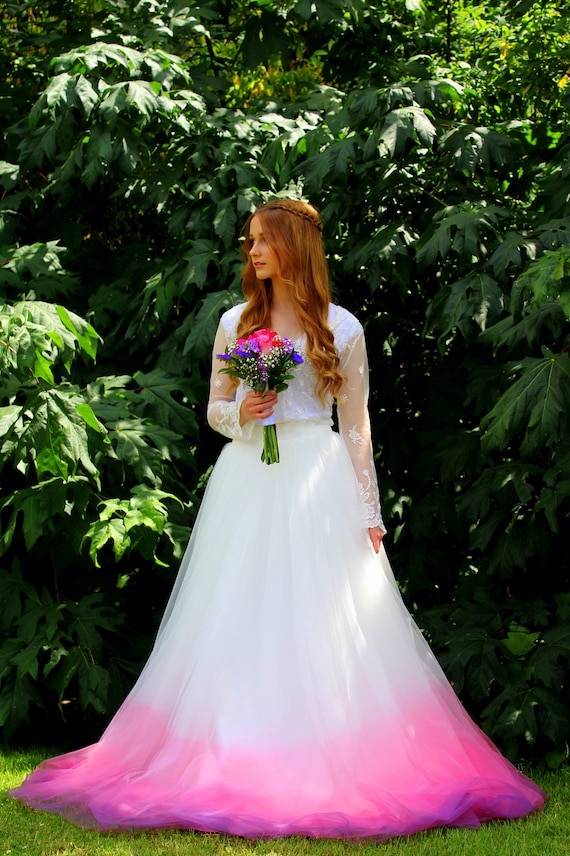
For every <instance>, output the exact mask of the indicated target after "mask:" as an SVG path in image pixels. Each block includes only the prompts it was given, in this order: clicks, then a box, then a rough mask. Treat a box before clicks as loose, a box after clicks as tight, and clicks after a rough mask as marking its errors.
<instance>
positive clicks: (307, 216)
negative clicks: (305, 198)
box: [257, 199, 323, 232]
mask: <svg viewBox="0 0 570 856" xmlns="http://www.w3.org/2000/svg"><path fill="white" fill-rule="evenodd" d="M275 209H277V210H279V211H286V212H287V214H293V215H294V216H295V217H300V218H301V219H302V220H306V221H307V222H308V223H310V224H311V226H314V227H315V229H317V230H318V231H319V232H322V231H323V222H322V220H321V218H320V216H319V213H318V211H317V210H316V208H313V206H312V205H309V203H308V202H302V201H300V200H297V199H274V200H272V201H271V202H266V203H265V204H264V205H261V206H260V207H259V208H258V209H257V210H258V211H275Z"/></svg>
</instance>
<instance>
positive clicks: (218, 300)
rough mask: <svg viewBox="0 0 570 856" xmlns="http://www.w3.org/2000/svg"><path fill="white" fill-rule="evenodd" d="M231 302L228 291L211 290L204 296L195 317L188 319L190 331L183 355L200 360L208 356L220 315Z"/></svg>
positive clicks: (231, 304)
mask: <svg viewBox="0 0 570 856" xmlns="http://www.w3.org/2000/svg"><path fill="white" fill-rule="evenodd" d="M233 304H234V299H233V295H232V294H231V292H229V291H212V292H210V293H209V294H207V295H206V296H205V297H204V299H203V300H202V303H201V305H200V308H199V310H198V312H197V314H196V317H195V318H192V319H190V320H189V324H191V326H190V332H189V333H188V335H187V336H186V339H185V341H184V345H183V349H182V353H183V354H184V355H185V356H186V355H188V354H190V355H191V356H193V357H195V358H197V359H202V360H206V359H208V358H209V356H210V353H211V350H212V342H213V341H214V336H215V335H216V330H217V328H218V323H219V321H220V315H221V314H222V312H224V311H225V310H226V309H229V308H230V307H231V306H233ZM187 326H188V325H187Z"/></svg>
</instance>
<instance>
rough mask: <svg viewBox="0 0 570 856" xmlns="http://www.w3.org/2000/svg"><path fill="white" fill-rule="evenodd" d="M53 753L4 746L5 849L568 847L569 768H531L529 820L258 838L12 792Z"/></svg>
mask: <svg viewBox="0 0 570 856" xmlns="http://www.w3.org/2000/svg"><path fill="white" fill-rule="evenodd" d="M51 754H54V752H46V751H45V750H37V751H29V750H28V751H22V752H16V751H3V752H0V791H1V795H0V856H24V854H25V856H300V854H311V856H340V854H355V853H356V854H358V856H371V854H372V853H374V854H378V853H381V854H386V856H558V854H568V853H569V851H570V847H569V845H570V769H569V768H564V769H563V770H561V771H558V772H555V773H547V772H542V773H539V772H534V773H533V778H534V780H535V781H536V782H537V783H538V784H539V785H540V786H541V787H542V788H544V790H545V791H546V792H547V793H549V794H550V799H549V800H548V803H547V806H546V808H545V810H544V811H543V812H539V813H537V814H534V815H532V816H531V817H528V818H525V819H523V820H518V821H510V822H507V823H501V822H494V823H488V824H485V825H484V826H482V827H481V828H480V829H435V830H430V831H429V832H423V833H420V834H418V835H414V836H412V837H410V838H395V839H391V840H389V841H385V842H381V843H378V842H369V841H366V842H350V841H333V840H328V839H327V840H321V841H314V840H308V839H305V838H288V839H282V840H281V839H280V840H271V841H259V842H252V841H246V840H242V839H239V838H232V837H231V836H224V835H203V834H199V833H194V832H187V831H180V830H171V831H159V830H149V831H145V832H138V833H128V832H124V833H119V834H112V835H111V834H105V833H101V832H93V831H90V830H84V829H77V828H76V827H75V826H72V825H71V824H69V823H67V822H66V821H64V820H63V819H62V818H60V817H58V816H57V815H51V814H47V813H45V812H38V811H34V810H32V809H27V808H24V807H23V806H22V805H20V803H19V802H18V801H17V800H11V799H8V798H7V797H6V795H5V791H6V789H7V788H11V787H14V786H15V785H17V784H19V783H20V782H21V780H22V778H23V777H24V776H25V775H26V773H28V772H30V771H31V770H32V769H33V768H34V767H35V766H36V764H38V763H39V762H40V761H41V760H42V759H43V758H44V757H46V756H47V755H51Z"/></svg>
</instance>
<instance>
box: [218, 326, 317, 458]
mask: <svg viewBox="0 0 570 856" xmlns="http://www.w3.org/2000/svg"><path fill="white" fill-rule="evenodd" d="M216 356H217V357H218V359H219V360H223V361H224V362H225V363H226V365H225V366H224V368H223V369H220V372H221V373H223V374H229V375H232V376H233V377H237V378H239V379H240V380H243V381H244V383H245V384H246V385H247V386H249V387H250V389H252V390H253V391H254V392H260V393H261V394H262V395H265V393H266V392H268V391H269V390H270V389H274V390H275V392H282V391H283V390H284V389H287V386H288V383H287V382H288V381H290V380H292V379H293V375H292V374H290V373H289V372H290V371H291V369H292V368H294V367H295V366H297V365H300V363H302V362H303V357H302V356H301V355H300V354H299V353H297V351H296V350H295V348H294V347H293V342H292V341H291V340H290V339H286V338H284V337H283V336H278V335H277V333H274V332H273V330H269V329H265V330H257V332H255V333H252V334H251V336H248V337H247V339H238V340H237V341H236V342H233V343H230V345H228V347H227V348H226V351H225V353H224V354H217V355H216ZM261 460H262V461H264V462H265V463H266V464H278V463H279V446H278V444H277V426H276V425H275V415H271V416H269V417H268V418H267V419H265V420H264V422H263V451H262V453H261Z"/></svg>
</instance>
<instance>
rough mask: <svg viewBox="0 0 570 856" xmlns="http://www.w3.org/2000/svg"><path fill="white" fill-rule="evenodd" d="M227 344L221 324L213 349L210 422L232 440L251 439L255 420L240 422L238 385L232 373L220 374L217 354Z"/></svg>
mask: <svg viewBox="0 0 570 856" xmlns="http://www.w3.org/2000/svg"><path fill="white" fill-rule="evenodd" d="M227 344H228V340H227V336H226V333H225V330H224V328H223V326H222V324H220V326H219V327H218V332H217V333H216V338H215V339H214V348H213V350H212V374H211V376H210V397H209V399H208V424H209V425H210V427H212V428H213V429H214V431H217V432H218V433H219V434H223V435H224V437H229V438H230V440H239V439H249V437H251V434H252V432H253V428H254V425H255V421H254V420H249V422H246V424H245V425H243V426H242V425H240V424H239V411H240V406H241V399H240V400H239V401H238V400H236V393H237V387H236V386H235V385H233V384H232V382H231V377H230V375H227V374H220V371H219V370H220V369H221V368H223V363H222V362H221V361H220V360H218V359H217V357H216V354H223V353H224V351H225V349H226V346H227Z"/></svg>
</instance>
